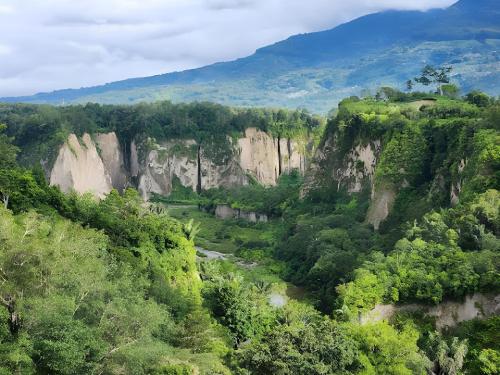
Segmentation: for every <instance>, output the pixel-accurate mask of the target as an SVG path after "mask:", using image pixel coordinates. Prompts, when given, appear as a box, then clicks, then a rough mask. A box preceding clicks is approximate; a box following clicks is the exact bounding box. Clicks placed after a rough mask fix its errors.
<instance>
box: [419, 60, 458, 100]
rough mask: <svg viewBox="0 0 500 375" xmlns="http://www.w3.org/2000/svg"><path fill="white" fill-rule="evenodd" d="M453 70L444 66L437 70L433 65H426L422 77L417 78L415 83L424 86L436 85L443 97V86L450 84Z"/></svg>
mask: <svg viewBox="0 0 500 375" xmlns="http://www.w3.org/2000/svg"><path fill="white" fill-rule="evenodd" d="M452 70H453V67H451V66H442V67H439V68H435V67H433V66H431V65H426V66H425V67H424V68H423V69H422V73H421V75H420V77H416V78H415V82H417V83H420V84H422V85H424V86H429V85H431V84H435V85H436V86H437V89H438V91H439V94H440V95H441V96H442V95H443V88H442V85H444V84H447V83H450V73H451V71H452Z"/></svg>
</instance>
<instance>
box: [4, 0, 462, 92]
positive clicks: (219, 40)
mask: <svg viewBox="0 0 500 375" xmlns="http://www.w3.org/2000/svg"><path fill="white" fill-rule="evenodd" d="M0 2H2V4H0V35H1V37H0V96H8V95H25V94H32V93H35V92H38V91H50V90H54V89H59V88H67V87H82V86H90V85H96V84H102V83H105V82H110V81H116V80H120V79H125V78H130V77H137V76H148V75H154V74H161V73H166V72H169V71H175V70H183V69H187V68H194V67H199V66H203V65H206V64H210V63H213V62H217V61H227V60H231V59H234V58H238V57H243V56H246V55H249V54H251V53H253V52H254V51H255V50H256V49H257V48H259V47H262V46H265V45H267V44H270V43H274V42H276V41H278V40H281V39H284V38H286V37H288V36H290V35H293V34H297V33H303V32H310V31H317V30H323V29H327V28H331V27H334V26H336V25H338V24H339V23H342V22H345V21H348V20H350V19H353V18H355V17H358V16H361V15H364V14H367V13H371V12H374V11H379V10H384V9H422V10H423V9H428V8H431V7H444V6H448V5H450V4H451V3H453V2H454V1H453V0H378V1H376V0H351V1H349V2H348V1H345V0H308V1H303V0H44V1H40V0H23V1H19V0H0Z"/></svg>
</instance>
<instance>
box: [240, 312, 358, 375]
mask: <svg viewBox="0 0 500 375" xmlns="http://www.w3.org/2000/svg"><path fill="white" fill-rule="evenodd" d="M294 310H297V311H294ZM297 313H298V314H297ZM296 315H298V316H296ZM279 319H280V321H281V322H282V323H281V324H279V325H278V326H277V327H276V328H274V329H273V330H272V331H270V332H268V333H267V334H266V335H265V336H264V337H263V339H262V340H260V341H254V342H252V344H250V345H249V346H246V347H244V348H243V349H241V350H240V351H239V353H238V356H239V357H240V364H241V366H242V367H244V368H246V369H248V370H250V372H251V373H254V374H318V375H319V374H338V373H352V372H354V371H355V370H357V368H358V367H359V363H358V355H359V352H358V349H357V345H356V342H355V341H354V340H353V338H352V337H351V336H349V334H348V331H347V329H346V328H345V327H343V326H341V325H339V324H338V323H335V322H333V321H331V320H330V319H328V318H323V317H321V316H320V315H319V314H317V313H314V312H313V311H307V310H306V311H301V310H300V307H299V306H297V307H296V306H295V305H291V306H288V307H286V308H285V309H284V311H281V312H280V314H279Z"/></svg>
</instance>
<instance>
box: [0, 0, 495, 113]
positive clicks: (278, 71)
mask: <svg viewBox="0 0 500 375" xmlns="http://www.w3.org/2000/svg"><path fill="white" fill-rule="evenodd" d="M499 19H500V2H498V1H496V0H462V1H459V2H458V3H456V4H454V5H452V6H451V7H449V8H447V9H434V10H430V11H427V12H419V11H387V12H381V13H376V14H371V15H367V16H364V17H361V18H358V19H356V20H354V21H351V22H348V23H345V24H343V25H340V26H338V27H335V28H333V29H331V30H326V31H321V32H316V33H309V34H302V35H296V36H292V37H290V38H289V39H287V40H284V41H281V42H278V43H276V44H273V45H270V46H267V47H264V48H261V49H259V50H257V51H256V52H255V54H253V55H252V56H249V57H246V58H242V59H238V60H235V61H231V62H225V63H217V64H213V65H210V66H206V67H203V68H199V69H192V70H186V71H183V72H175V73H168V74H162V75H157V76H152V77H145V78H134V79H128V80H124V81H119V82H113V83H108V84H105V85H102V86H96V87H89V88H81V89H67V90H58V91H54V92H51V93H39V94H36V95H33V96H26V97H17V98H3V99H0V100H2V101H6V102H32V103H51V104H60V103H61V102H63V101H64V102H66V103H85V102H99V103H114V104H118V103H134V102H140V101H154V100H158V99H170V100H172V101H174V102H178V101H204V100H207V101H215V102H219V103H222V104H230V105H238V106H284V107H290V108H296V107H306V108H308V109H310V110H312V111H314V112H320V113H326V112H328V111H329V110H330V109H331V108H332V107H333V106H334V105H336V103H337V102H338V101H339V100H340V99H341V98H343V97H345V96H348V95H359V94H361V93H362V92H364V91H365V90H372V91H373V90H374V89H376V88H377V87H379V86H381V85H391V86H394V87H400V88H403V83H404V82H405V81H406V80H407V79H409V78H412V77H414V76H416V75H417V74H418V73H419V71H420V69H421V68H422V67H423V66H424V65H426V64H434V65H443V64H451V65H453V67H454V72H453V80H454V82H456V83H457V84H459V85H460V87H461V88H462V90H463V91H467V90H471V89H473V88H474V89H481V90H484V91H486V92H488V93H490V94H493V95H497V94H500V84H499V82H500V69H499V65H500V54H499V52H498V51H499V48H500V22H499V21H498V20H499Z"/></svg>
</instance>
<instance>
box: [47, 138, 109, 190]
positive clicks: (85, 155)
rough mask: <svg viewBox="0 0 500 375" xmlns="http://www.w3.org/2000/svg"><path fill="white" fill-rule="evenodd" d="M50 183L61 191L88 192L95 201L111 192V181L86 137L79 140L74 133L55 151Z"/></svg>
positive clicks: (95, 150)
mask: <svg viewBox="0 0 500 375" xmlns="http://www.w3.org/2000/svg"><path fill="white" fill-rule="evenodd" d="M50 184H51V185H57V186H59V187H60V188H61V190H62V191H64V192H69V191H71V190H75V191H76V192H78V193H86V192H91V193H92V194H94V195H96V196H97V197H99V198H102V197H103V196H104V195H106V194H107V193H109V192H110V191H111V189H112V188H113V185H112V179H111V177H110V175H109V173H108V172H107V170H106V168H105V166H104V163H103V161H102V159H101V157H100V156H99V153H98V152H97V148H96V145H95V143H94V141H93V140H92V138H91V137H90V135H88V134H84V135H83V137H82V139H81V141H80V140H78V138H77V137H76V135H74V134H71V135H70V136H69V138H68V140H67V141H66V143H65V144H64V145H63V146H62V147H61V148H60V150H59V154H58V156H57V159H56V162H55V164H54V166H53V168H52V171H51V173H50Z"/></svg>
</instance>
